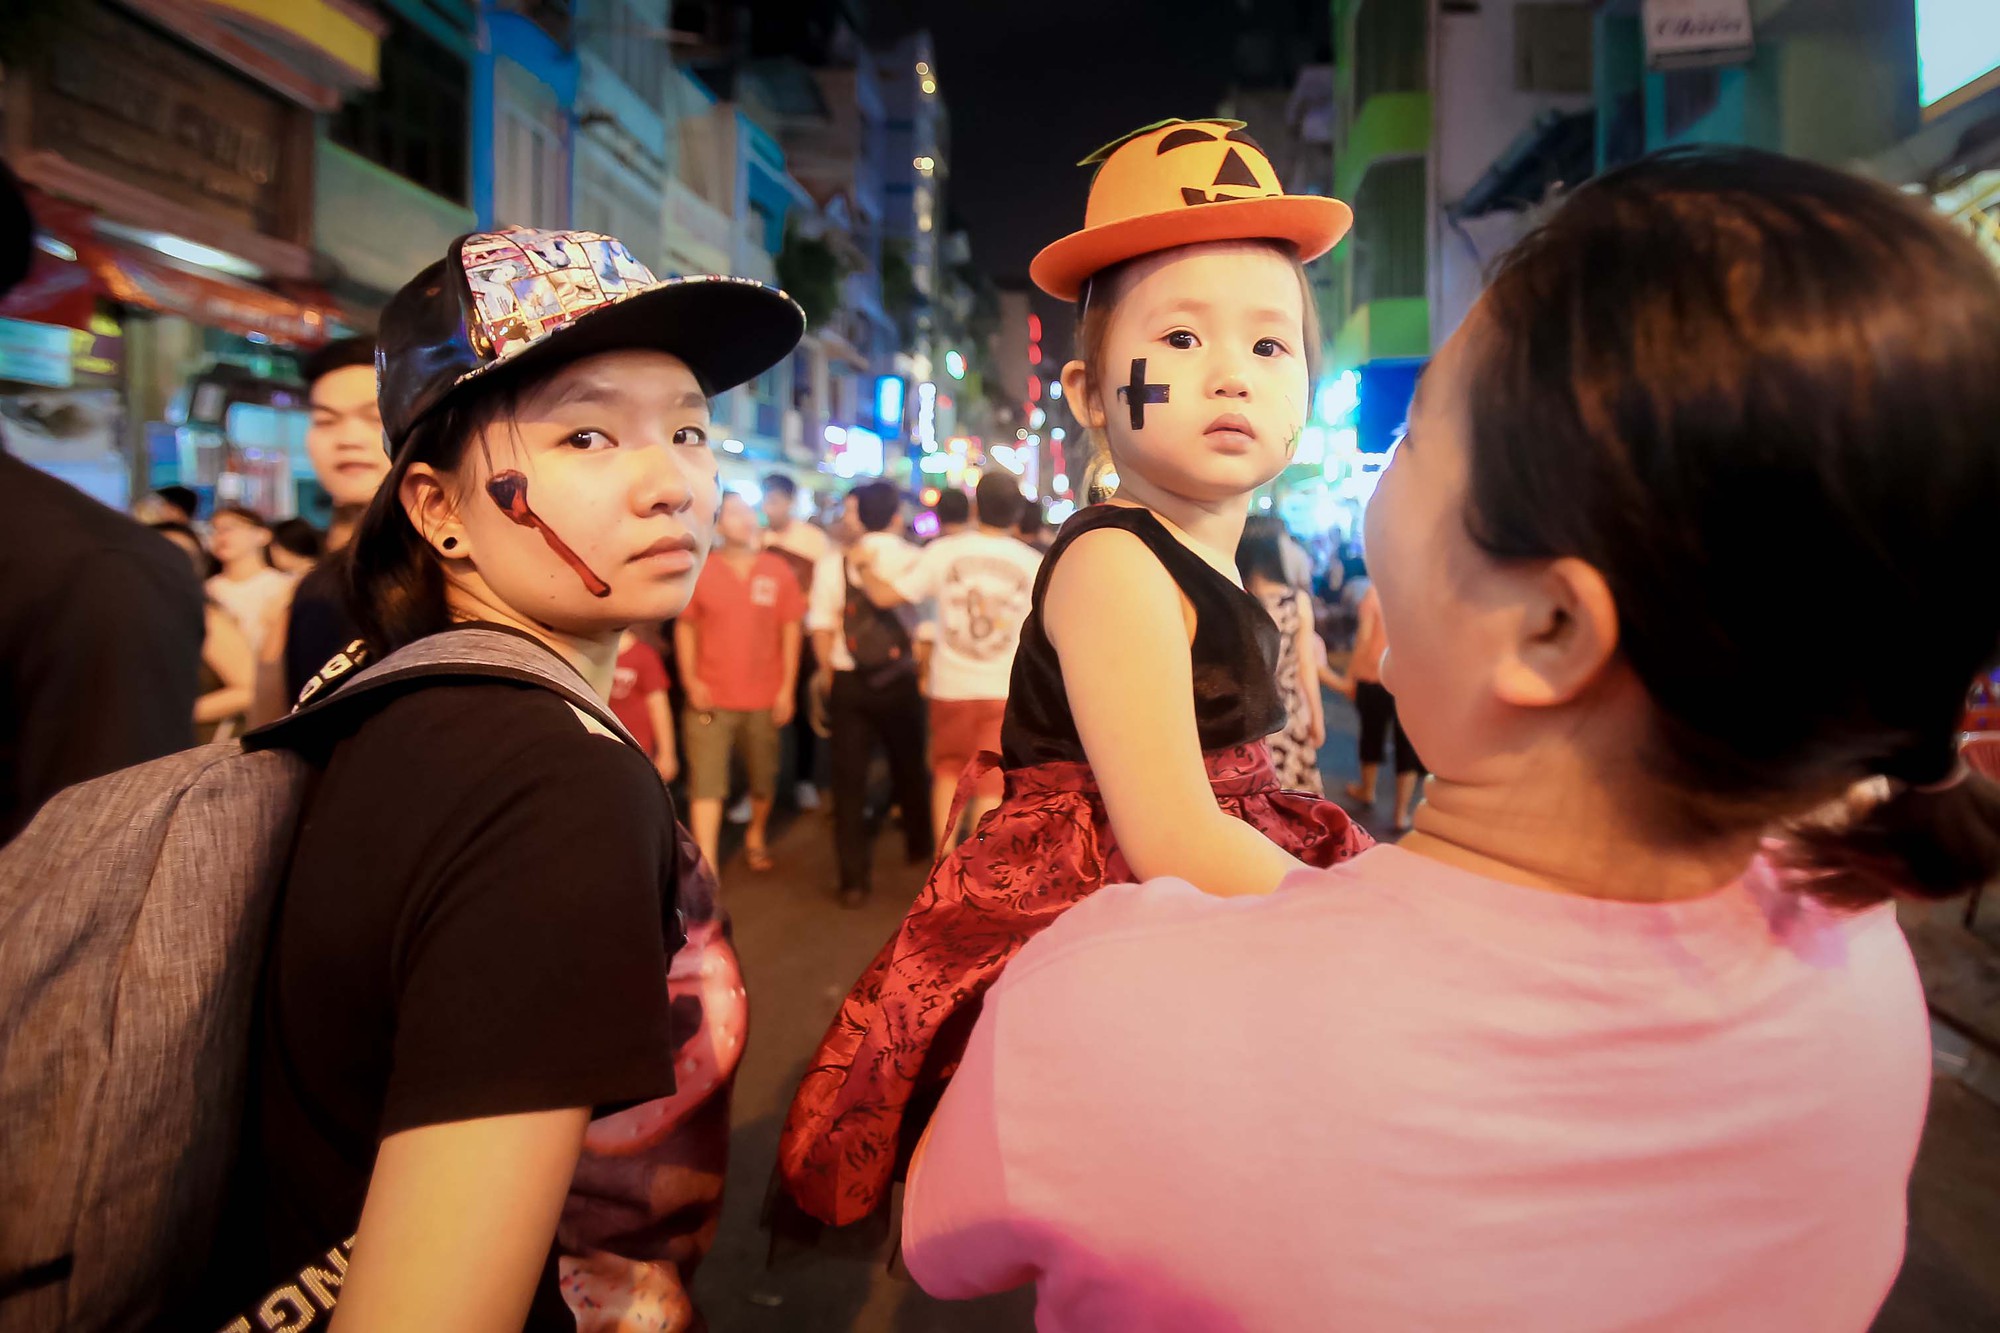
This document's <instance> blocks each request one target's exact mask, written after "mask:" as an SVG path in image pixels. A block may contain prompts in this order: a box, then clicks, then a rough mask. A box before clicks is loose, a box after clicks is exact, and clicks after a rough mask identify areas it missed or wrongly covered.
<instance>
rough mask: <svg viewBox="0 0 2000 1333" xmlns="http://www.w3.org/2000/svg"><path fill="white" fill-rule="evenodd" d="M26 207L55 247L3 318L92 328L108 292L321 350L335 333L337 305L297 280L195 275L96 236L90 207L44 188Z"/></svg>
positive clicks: (7, 304) (1, 308) (0, 307)
mask: <svg viewBox="0 0 2000 1333" xmlns="http://www.w3.org/2000/svg"><path fill="white" fill-rule="evenodd" d="M29 206H30V208H31V209H32V210H33V212H34V215H35V224H36V228H37V230H38V231H40V232H41V233H42V234H43V236H44V237H46V238H47V239H48V240H49V241H51V242H53V244H51V245H47V246H44V247H43V249H41V250H39V251H38V252H37V254H36V256H35V264H34V267H33V268H32V269H31V270H30V271H29V275H28V279H27V281H25V282H23V283H22V284H21V285H20V286H19V287H18V288H16V289H15V290H14V291H13V292H11V293H9V294H8V296H7V298H6V299H5V300H4V301H0V316H5V317H7V318H9V319H26V320H34V321H36V322H38V323H43V324H66V325H68V326H70V327H71V328H88V327H89V319H90V314H91V308H92V306H94V304H95V302H96V299H97V298H98V297H99V296H105V297H108V298H110V299H111V300H113V301H118V302H121V303H123V304H126V305H136V306H141V307H144V308H145V309H147V310H157V311H159V312H161V313H162V314H169V315H180V316H182V317H183V318H186V319H190V320H193V321H194V322H195V323H197V324H205V325H208V326H210V327H213V328H219V329H228V330H229V331H230V332H232V333H239V334H244V335H246V336H247V335H251V334H255V335H256V336H258V337H259V338H263V339H266V340H268V341H270V342H273V343H280V344H283V345H285V346H288V347H302V348H313V347H318V346H320V345H321V344H322V343H324V342H326V341H327V340H328V339H329V338H331V337H332V336H333V324H334V322H335V320H336V319H338V317H339V313H340V312H339V309H338V308H337V307H336V306H335V305H334V303H333V301H332V300H331V298H329V297H328V296H327V295H326V294H325V293H324V292H323V291H320V290H318V289H316V288H309V287H303V286H302V285H299V284H293V285H292V291H290V292H281V291H275V290H273V289H272V288H269V287H262V286H258V285H257V284H255V283H250V282H243V281H240V280H238V279H236V278H231V277H226V276H224V275H222V274H219V273H213V272H208V273H203V272H196V271H195V270H193V269H190V268H182V267H180V266H178V265H175V264H171V263H169V262H167V261H166V260H165V259H158V258H154V257H153V256H152V255H150V254H148V253H147V252H146V251H144V250H141V249H139V248H137V247H135V246H130V245H125V244H121V243H119V242H116V241H112V240H108V239H106V238H105V237H103V236H101V235H99V234H97V233H96V232H95V231H93V230H92V229H91V227H90V225H89V218H90V213H89V210H87V209H83V208H79V207H77V206H76V205H74V204H65V203H63V202H62V201H60V200H56V199H53V198H51V197H50V196H47V195H43V194H40V193H39V192H31V194H30V198H29ZM50 251H67V252H68V255H69V256H74V258H70V257H66V256H65V255H63V254H60V253H50Z"/></svg>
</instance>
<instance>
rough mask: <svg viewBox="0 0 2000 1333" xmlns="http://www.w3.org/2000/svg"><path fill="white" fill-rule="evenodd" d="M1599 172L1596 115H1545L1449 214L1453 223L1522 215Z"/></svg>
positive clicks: (1503, 154)
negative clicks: (1500, 214)
mask: <svg viewBox="0 0 2000 1333" xmlns="http://www.w3.org/2000/svg"><path fill="white" fill-rule="evenodd" d="M1596 168H1597V113H1596V112H1595V111H1572V112H1562V111H1544V112H1542V113H1541V114H1540V115H1539V116H1536V117H1535V119H1534V120H1533V122H1531V123H1530V124H1529V126H1528V128H1526V129H1524V130H1522V131H1521V132H1520V133H1519V134H1517V135H1515V136H1514V142H1512V143H1510V144H1508V145H1507V147H1506V149H1505V150H1503V151H1502V152H1501V154H1500V156H1498V157H1496V158H1494V159H1493V165H1491V166H1489V167H1487V168H1486V171H1485V173H1484V174H1482V175H1481V176H1480V178H1479V179H1478V180H1476V181H1474V182H1473V183H1472V188H1471V189H1469V190H1467V191H1466V192H1465V197H1464V198H1463V199H1460V200H1459V201H1458V202H1457V203H1455V204H1453V205H1452V206H1451V207H1450V208H1448V209H1446V210H1445V211H1446V213H1447V215H1449V216H1450V218H1451V219H1452V221H1454V222H1462V221H1464V220H1465V219H1466V218H1476V217H1482V216H1484V215H1485V214H1487V213H1494V212H1509V213H1518V212H1521V211H1523V210H1524V209H1529V208H1533V207H1535V206H1536V205H1538V204H1540V203H1542V202H1543V201H1544V200H1545V199H1546V198H1547V197H1548V193H1549V190H1550V188H1551V187H1552V186H1557V185H1581V184H1582V183H1583V182H1584V181H1585V180H1587V179H1589V178H1590V176H1591V175H1592V173H1593V172H1595V170H1596Z"/></svg>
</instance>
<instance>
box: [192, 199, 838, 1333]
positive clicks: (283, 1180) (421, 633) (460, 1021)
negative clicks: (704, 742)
mask: <svg viewBox="0 0 2000 1333" xmlns="http://www.w3.org/2000/svg"><path fill="white" fill-rule="evenodd" d="M802 327H803V317H802V316H801V315H800V314H799V311H798V308H797V306H796V305H794V304H793V303H792V302H791V301H790V300H789V299H788V298H787V297H785V296H784V295H783V293H780V292H777V291H774V290H771V289H768V288H764V287H761V286H758V285H757V284H754V283H745V282H737V281H733V280H700V279H688V280H678V281H674V282H666V283H658V282H655V281H654V280H653V278H652V275H651V274H650V273H647V272H646V271H645V269H644V268H643V267H641V266H639V265H638V264H637V263H636V262H635V261H634V260H633V259H632V257H631V255H630V254H629V253H627V252H626V251H625V249H624V247H623V246H621V245H619V244H618V242H616V241H613V240H610V239H609V238H606V237H601V236H593V235H590V234H588V233H575V232H556V233H551V232H532V231H522V230H515V229H510V230H506V231H502V232H498V233H491V234H483V235H474V236H469V237H465V238H462V239H461V240H459V241H457V242H455V243H454V244H453V246H452V248H451V251H450V252H449V254H448V255H447V257H446V258H445V259H444V260H443V261H441V262H440V263H438V264H435V265H433V266H431V267H430V268H429V269H426V270H425V271H424V272H423V273H421V274H419V275H418V276H417V278H416V279H414V280H413V281H412V282H411V283H410V284H409V285H408V286H406V287H405V288H404V289H403V290H402V291H401V292H399V293H398V294H397V295H396V297H395V298H394V299H393V300H392V301H391V302H390V304H389V307H388V309H387V310H386V311H385V313H384V315H383V319H382V326H381V332H380V348H381V408H382V419H383V426H384V429H385V431H386V434H387V437H388V441H389V445H390V450H391V457H392V459H393V462H392V465H391V467H390V469H389V472H388V475H387V477H386V478H385V479H384V481H383V484H382V486H381V488H380V490H379V491H378V492H377V493H376V495H375V498H374V500H373V501H372V502H371V504H370V505H369V508H368V510H367V512H366V514H365V515H364V517H363V518H362V520H361V523H360V525H359V528H358V530H357V532H356V534H355V537H354V539H353V541H352V543H351V544H350V545H349V547H348V548H347V549H346V550H345V551H344V552H343V553H342V555H341V556H340V557H337V558H339V559H342V560H344V561H345V562H346V569H347V578H348V581H349V586H350V590H351V593H352V597H351V606H350V610H351V611H352V613H353V615H354V617H355V620H356V622H357V623H358V624H359V626H360V627H361V630H362V635H363V638H364V639H365V641H366V643H367V645H368V648H369V650H370V651H371V652H373V653H375V654H381V653H384V652H387V651H390V650H393V649H396V648H398V647H401V646H403V645H405V644H408V643H411V642H413V641H415V640H418V639H421V638H423V637H425V636H427V635H431V634H434V633H437V632H439V631H442V630H444V629H447V628H449V627H451V626H453V625H457V624H463V623H467V622H480V623H483V624H485V625H488V626H497V627H500V628H503V629H506V630H511V631H513V632H515V633H517V634H520V635H522V636H524V637H526V638H528V639H530V640H532V641H533V642H535V643H537V644H539V645H541V646H543V647H545V648H546V649H547V650H548V651H549V652H551V653H553V654H555V655H556V656H558V657H560V658H561V659H563V660H564V661H566V662H567V663H569V664H570V665H571V666H572V667H573V668H574V669H575V670H576V671H577V672H578V673H579V674H581V675H582V676H583V677H584V679H585V680H587V681H588V682H589V683H590V684H592V685H593V686H595V687H596V688H597V690H598V691H599V693H601V694H602V693H608V689H609V686H610V683H611V677H612V673H613V669H614V662H615V659H616V656H617V651H618V638H619V633H620V631H622V630H623V629H624V628H625V627H626V626H628V625H630V624H632V623H633V622H636V621H641V620H661V619H665V618H667V617H670V616H673V615H675V614H677V613H678V612H679V611H680V609H681V608H682V607H683V606H684V605H685V604H686V601H687V598H688V595H689V593H690V592H691V590H692V589H693V586H694V583H695V579H696V576H697V575H698V574H699V572H700V568H701V563H702V559H703V555H704V553H705V552H706V551H707V549H708V545H709V537H710V533H711V529H712V528H713V525H714V522H715V513H716V504H717V495H718V491H717V480H716V459H715V455H714V454H713V453H712V452H711V449H710V442H709V430H708V425H709V417H708V400H709V397H710V395H712V394H714V393H716V392H720V391H722V390H724V389H727V388H730V387H732V386H734V385H737V384H740V383H742V382H744V381H745V380H747V379H749V378H751V377H753V376H754V375H756V374H758V373H760V372H761V371H762V370H764V369H765V368H768V367H769V366H771V365H773V364H775V363H776V362H777V361H778V360H779V359H780V358H782V357H783V356H784V355H785V354H786V353H787V352H789V351H790V350H791V348H792V347H793V345H794V344H795V343H796V342H797V340H798V337H799V334H800V332H801V330H802ZM676 855H677V844H676V838H675V833H674V818H673V812H672V809H671V808H670V804H669V802H668V800H667V798H666V795H665V792H664V790H663V788H662V786H661V783H660V780H659V777H658V775H657V774H656V773H655V772H654V771H653V767H652V765H651V764H650V763H649V762H648V760H647V759H646V757H645V756H643V755H641V754H640V753H639V752H638V751H637V750H636V749H633V748H632V747H630V746H627V745H625V744H623V743H622V742H620V741H617V740H615V739H613V738H610V737H608V736H606V735H604V734H602V728H601V727H599V728H596V729H592V728H591V727H589V726H587V725H586V724H585V723H584V721H583V719H582V715H581V714H580V713H578V712H577V711H576V710H575V709H573V708H571V707H570V706H569V705H568V704H566V703H565V702H563V701H562V700H561V698H560V697H559V696H557V695H555V694H552V693H550V692H548V691H545V690H542V689H539V688H535V687H527V686H521V685H517V684H515V683H514V682H512V681H508V680H490V679H489V680H465V679H453V680H450V681H448V682H443V683H439V684H436V685H431V686H427V687H425V688H422V689H417V690H412V691H409V692H407V693H404V694H400V695H398V696H396V697H394V698H392V699H391V700H390V701H389V702H388V703H386V704H385V705H383V706H382V707H381V708H380V709H379V710H378V711H375V712H373V713H372V714H369V715H368V716H367V717H366V719H365V720H364V721H363V722H361V723H360V724H359V725H358V726H357V727H355V728H354V729H353V730H352V732H351V733H350V734H348V735H346V736H344V737H343V738H341V739H339V740H337V741H336V742H334V743H333V744H332V745H331V747H330V750H329V753H328V754H327V755H326V758H325V761H324V766H323V768H322V770H321V772H320V775H319V777H318V779H317V782H316V785H315V787H314V789H313V792H312V795H311V797H310V799H309V803H308V806H307V809H306V812H305V814H304V817H303V821H302V827H301V830H300V832H299V835H298V842H297V847H296V851H295V853H294V856H293V860H292V863H291V868H290V870H289V872H288V875H287V882H286V884H285V887H284V893H283V897H282V899H281V903H280V907H279V909H278V915H277V920H276V923H275V925H274V928H273V934H272V942H271V947H270V955H269V959H268V962H267V965H266V969H267V970H266V974H265V976H264V978H263V980H262V983H261V990H260V1017H259V1022H258V1030H257V1032H256V1034H255V1037H254V1043H255V1060H254V1071H253V1076H252V1087H251V1096H250V1103H249V1105H250V1116H249V1121H248V1124H247V1125H246V1127H245V1139H244V1145H243V1152H242V1156H241V1159H240V1163H239V1169H238V1171H237V1172H236V1179H235V1184H234V1188H233V1190H232V1196H231V1203H230V1207H229V1210H228V1215H227V1218H226V1222H225V1225H224V1227H223V1229H222V1233H221V1235H220V1237H219V1239H218V1242H217V1245H216V1248H215V1262H214V1271H213V1273H212V1274H211V1278H210V1281H209V1283H208V1284H207V1285H208V1289H209V1291H210V1292H211V1294H212V1295H213V1297H214V1299H215V1301H216V1302H217V1309H218V1310H219V1311H238V1312H240V1311H244V1310H255V1309H257V1308H259V1306H260V1303H262V1302H264V1300H265V1293H267V1292H271V1293H273V1295H272V1296H271V1298H270V1299H271V1300H272V1301H276V1302H278V1303H279V1307H282V1305H283V1302H284V1301H286V1300H294V1302H295V1303H296V1300H303V1299H307V1297H306V1296H301V1295H300V1293H307V1294H308V1295H309V1296H310V1298H311V1299H312V1300H315V1301H318V1302H320V1303H321V1304H324V1303H325V1302H326V1301H327V1300H328V1299H329V1298H328V1297H327V1295H326V1293H327V1291H328V1288H329V1283H330V1284H331V1289H332V1290H333V1291H334V1292H336V1293H337V1295H338V1297H339V1307H338V1310H337V1312H336V1314H335V1317H334V1326H335V1327H336V1328H355V1329H370V1330H379V1329H404V1328H407V1329H433V1328H452V1329H460V1330H487V1329H492V1330H499V1329H510V1330H511V1329H519V1328H521V1327H522V1326H523V1321H524V1319H525V1320H526V1322H527V1326H528V1327H530V1328H535V1329H544V1328H546V1329H557V1328H560V1329H565V1330H570V1329H574V1327H575V1320H574V1317H573V1315H572V1314H571V1311H570V1309H569V1308H568V1307H567V1306H566V1304H565V1299H564V1296H565V1293H564V1292H563V1291H562V1290H560V1289H559V1287H560V1285H561V1282H562V1281H563V1280H564V1279H560V1278H559V1277H558V1264H557V1261H556V1256H555V1255H554V1253H553V1251H552V1248H551V1241H552V1238H553V1237H554V1235H555V1232H556V1225H557V1218H558V1214H559V1212H560V1211H561V1210H562V1208H563V1202H564V1196H565V1193H566V1191H567V1190H568V1189H569V1186H570V1181H571V1176H572V1174H573V1172H574V1169H575V1167H576V1165H577V1160H578V1153H579V1149H580V1147H581V1146H582V1144H583V1143H584V1136H585V1128H586V1124H587V1123H588V1122H589V1121H590V1119H591V1117H592V1114H593V1111H597V1112H603V1111H606V1110H612V1109H619V1108H624V1107H629V1106H632V1105H633V1104H635V1103H640V1102H645V1101H647V1100H649V1099H657V1098H660V1097H662V1096H664V1095H666V1094H668V1093H671V1092H673V1091H674V1090H675V1076H674V1075H675V1067H674V1063H673V1056H674V1049H675V1041H676V1038H677V1037H678V1036H681V1035H684V1034H680V1033H676V1032H675V1031H674V1028H673V1025H672V1024H671V1023H670V1021H669V997H668V991H667V987H666V985H665V984H664V983H665V979H666V964H667V954H668V953H669V952H670V951H671V950H672V949H673V948H674V947H675V945H676V944H678V942H679V937H678V933H677V932H676V929H675V884H676ZM350 1237H351V1238H352V1254H351V1256H346V1255H344V1254H343V1251H344V1249H345V1244H346V1242H348V1240H349V1238H350ZM342 1269H344V1276H342V1273H341V1271H339V1270H342ZM264 1308H267V1309H268V1308H274V1307H271V1306H268V1305H266V1306H264ZM313 1309H314V1307H313V1306H312V1305H310V1304H309V1305H307V1306H306V1307H305V1308H304V1309H303V1310H301V1311H300V1312H299V1313H301V1314H303V1315H305V1316H306V1317H308V1318H309V1317H311V1315H312V1313H313ZM227 1320H228V1315H227V1314H226V1313H225V1314H223V1317H222V1318H221V1319H220V1320H218V1322H220V1323H226V1322H227Z"/></svg>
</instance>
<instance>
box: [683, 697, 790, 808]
mask: <svg viewBox="0 0 2000 1333" xmlns="http://www.w3.org/2000/svg"><path fill="white" fill-rule="evenodd" d="M681 754H682V755H683V756H685V758H686V759H687V788H688V799H689V800H691V801H726V800H728V799H729V757H730V755H732V754H737V755H741V756H742V757H743V768H744V771H745V772H746V773H748V774H749V777H750V795H751V796H753V797H755V798H756V799H758V800H761V801H768V800H770V799H771V798H772V797H774V796H776V795H777V794H778V729H777V728H776V727H774V726H772V725H771V710H770V709H768V708H759V709H756V710H754V711H749V712H744V711H740V710H737V709H731V708H715V709H710V710H708V711H706V712H704V711H702V710H700V709H696V708H690V709H688V710H687V711H686V712H685V713H684V714H682V715H681Z"/></svg>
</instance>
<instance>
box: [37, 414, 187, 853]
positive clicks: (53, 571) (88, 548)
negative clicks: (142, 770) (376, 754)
mask: <svg viewBox="0 0 2000 1333" xmlns="http://www.w3.org/2000/svg"><path fill="white" fill-rule="evenodd" d="M0 491H4V492H5V493H6V495H7V497H8V501H9V503H8V506H7V521H6V522H5V523H4V524H0V843H5V842H6V841H7V840H8V839H10V838H12V837H13V836H14V835H15V834H16V833H18V832H20V831H21V829H23V828H25V827H26V826H27V823H28V821H29V820H30V819H32V818H34V815H35V811H37V810H39V809H40V808H41V806H42V803H43V802H45V801H47V800H48V799H49V797H51V796H54V795H55V794H56V793H57V792H59V791H61V790H62V789H63V788H64V787H67V786H69V785H70V784H71V783H75V782H82V781H84V780H85V779H86V778H94V777H97V776H99V775H100V774H104V773H110V772H112V771H114V770H116V769H120V768H125V767H127V766H129V765H132V764H140V763H144V762H145V761H146V760H148V759H157V758H159V757H160V756H161V755H163V754H172V753H173V752H174V751H175V750H183V749H186V748H187V747H188V746H189V745H190V744H192V743H193V741H194V701H195V682H196V673H197V670H198V668H199V665H200V662H201V639H202V626H203V623H204V622H203V619H202V607H201V580H200V579H198V578H196V577H195V573H194V569H193V568H192V567H191V566H190V565H189V564H188V558H187V556H185V555H184V554H182V553H181V551H180V549H179V548H178V547H176V546H175V545H174V544H173V543H172V542H170V541H168V540H167V539H166V538H165V537H162V536H161V535H160V534H159V533H157V532H148V531H147V530H146V528H145V527H144V526H143V525H142V524H139V523H135V522H133V521H132V520H131V519H129V518H127V517H125V515H123V514H120V513H118V512H117V511H115V510H112V509H107V508H106V507H105V506H103V505H101V504H99V503H98V502H97V501H95V500H93V499H91V498H90V497H89V496H87V495H85V494H84V493H83V492H82V491H79V490H77V489H76V488H75V487H74V486H71V485H69V484H67V483H65V482H61V481H58V480H56V479H55V478H54V477H51V476H49V475H48V474H47V473H45V472H42V471H40V470H38V469H36V468H34V467H30V466H29V465H28V464H26V463H24V462H22V461H21V460H20V459H18V458H10V457H8V456H7V454H5V453H4V452H0Z"/></svg>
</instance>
